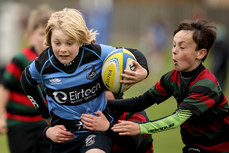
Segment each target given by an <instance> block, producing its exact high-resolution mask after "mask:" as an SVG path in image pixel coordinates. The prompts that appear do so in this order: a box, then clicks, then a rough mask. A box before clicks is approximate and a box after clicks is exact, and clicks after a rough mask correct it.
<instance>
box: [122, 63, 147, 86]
mask: <svg viewBox="0 0 229 153" xmlns="http://www.w3.org/2000/svg"><path fill="white" fill-rule="evenodd" d="M133 64H134V65H135V71H131V70H124V72H125V73H124V74H121V76H122V77H124V78H125V79H124V80H121V81H120V83H123V84H126V86H125V88H126V89H129V88H130V87H132V86H133V85H134V84H136V83H138V82H140V81H142V80H144V79H145V78H146V77H147V70H146V69H144V68H143V67H142V66H141V65H140V64H139V63H138V62H136V61H133Z"/></svg>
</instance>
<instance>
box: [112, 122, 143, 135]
mask: <svg viewBox="0 0 229 153" xmlns="http://www.w3.org/2000/svg"><path fill="white" fill-rule="evenodd" d="M111 129H112V130H113V131H114V132H118V133H119V135H122V136H123V135H138V134H140V133H141V131H140V127H139V124H137V123H134V122H130V121H124V120H121V121H119V123H118V124H115V125H114V126H113V127H112V128H111Z"/></svg>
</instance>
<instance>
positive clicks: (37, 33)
mask: <svg viewBox="0 0 229 153" xmlns="http://www.w3.org/2000/svg"><path fill="white" fill-rule="evenodd" d="M29 40H30V42H31V43H32V45H33V46H34V48H35V50H36V52H37V53H38V55H40V54H41V53H42V52H43V51H44V50H45V49H46V48H47V46H45V45H44V44H43V42H44V40H45V27H42V26H39V27H38V28H37V29H36V30H34V31H32V32H31V33H29Z"/></svg>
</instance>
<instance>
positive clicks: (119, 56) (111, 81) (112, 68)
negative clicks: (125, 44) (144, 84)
mask: <svg viewBox="0 0 229 153" xmlns="http://www.w3.org/2000/svg"><path fill="white" fill-rule="evenodd" d="M133 60H135V61H136V58H135V57H134V55H133V54H132V53H131V52H130V51H128V50H127V49H124V48H119V49H116V50H114V51H112V52H111V53H110V54H109V55H108V56H107V57H106V58H105V60H104V63H103V67H102V72H101V73H102V79H103V83H104V85H105V86H106V87H107V89H108V90H110V91H112V92H114V93H123V92H125V91H126V89H125V88H124V87H125V86H126V84H122V83H120V80H123V79H124V78H123V77H121V74H122V73H124V70H125V69H127V70H132V71H135V66H134V64H133Z"/></svg>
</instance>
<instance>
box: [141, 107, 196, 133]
mask: <svg viewBox="0 0 229 153" xmlns="http://www.w3.org/2000/svg"><path fill="white" fill-rule="evenodd" d="M191 116H192V112H191V111H190V110H182V109H178V110H177V111H176V112H175V113H174V114H172V115H170V116H167V117H164V118H161V119H158V120H155V121H150V122H147V123H143V124H140V130H141V134H147V133H148V134H152V133H157V132H160V131H166V130H169V129H174V128H177V127H179V126H180V125H181V124H183V123H184V122H185V121H186V120H187V119H189V118H190V117H191Z"/></svg>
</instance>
